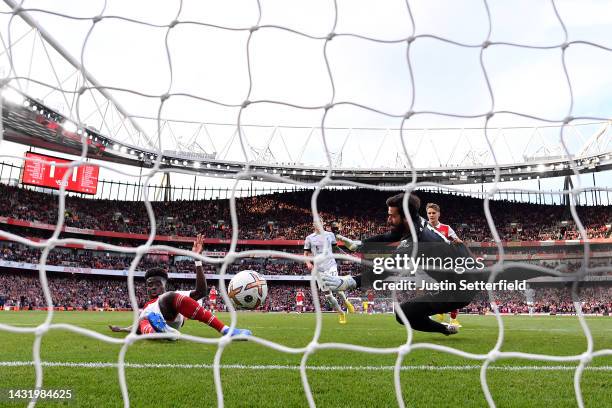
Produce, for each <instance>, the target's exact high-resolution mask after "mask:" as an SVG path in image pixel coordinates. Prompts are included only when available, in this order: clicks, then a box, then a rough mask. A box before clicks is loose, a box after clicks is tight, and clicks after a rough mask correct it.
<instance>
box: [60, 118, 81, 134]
mask: <svg viewBox="0 0 612 408" xmlns="http://www.w3.org/2000/svg"><path fill="white" fill-rule="evenodd" d="M62 127H63V128H64V130H65V131H66V132H70V133H76V132H77V131H78V130H79V128H78V126H77V124H76V123H74V122H73V121H71V120H68V119H66V120H64V122H63V123H62Z"/></svg>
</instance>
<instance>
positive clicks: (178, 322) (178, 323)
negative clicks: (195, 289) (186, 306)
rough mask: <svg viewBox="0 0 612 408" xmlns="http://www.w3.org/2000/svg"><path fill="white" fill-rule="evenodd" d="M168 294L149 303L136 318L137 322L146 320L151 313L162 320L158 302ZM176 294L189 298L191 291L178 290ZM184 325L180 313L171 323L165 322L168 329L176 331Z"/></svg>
mask: <svg viewBox="0 0 612 408" xmlns="http://www.w3.org/2000/svg"><path fill="white" fill-rule="evenodd" d="M168 293H171V292H166V293H164V294H162V295H161V296H160V297H158V298H157V300H156V301H155V302H153V303H151V304H150V305H147V307H145V308H144V309H143V310H142V311H141V312H140V316H139V317H138V320H139V321H140V320H142V319H146V318H147V316H148V315H150V314H151V313H157V314H159V315H160V316H161V317H162V319H163V318H164V315H163V314H162V312H161V309H160V308H159V300H160V299H161V298H163V297H164V296H166V295H168ZM176 293H179V294H181V295H184V296H189V293H191V291H185V290H179V291H176ZM184 323H185V321H184V319H183V315H182V314H180V313H177V314H176V317H175V318H174V320H172V321H167V320H166V324H167V325H168V326H170V327H172V328H173V329H176V330H180V328H181V327H183V324H184Z"/></svg>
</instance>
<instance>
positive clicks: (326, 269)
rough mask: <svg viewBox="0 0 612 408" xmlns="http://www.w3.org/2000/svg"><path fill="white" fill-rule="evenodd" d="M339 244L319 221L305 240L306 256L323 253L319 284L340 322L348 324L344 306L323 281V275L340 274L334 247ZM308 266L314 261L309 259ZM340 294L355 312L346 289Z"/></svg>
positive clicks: (311, 265)
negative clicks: (345, 291)
mask: <svg viewBox="0 0 612 408" xmlns="http://www.w3.org/2000/svg"><path fill="white" fill-rule="evenodd" d="M321 222H322V221H321ZM336 245H337V242H336V236H335V235H334V234H333V233H332V232H329V231H325V230H322V229H321V228H320V227H319V226H318V224H317V223H314V232H313V233H312V234H310V235H309V236H307V237H306V239H305V240H304V256H318V255H323V259H322V260H320V261H319V262H317V264H316V266H317V272H318V273H319V278H318V279H317V285H318V286H319V290H321V291H323V292H324V293H325V299H327V301H328V302H329V303H330V304H331V305H332V307H333V308H334V310H335V311H336V312H338V322H339V323H340V324H346V314H345V313H344V312H343V311H342V308H341V307H340V305H339V304H338V301H337V300H336V297H335V296H334V294H333V293H332V292H331V290H329V289H328V288H327V287H325V285H324V284H323V283H322V281H321V277H322V276H323V275H331V276H338V264H337V263H336V259H335V258H334V257H333V248H334V247H335V246H336ZM306 267H307V268H308V270H309V271H312V269H313V268H314V267H315V264H314V263H313V262H310V261H307V262H306ZM338 294H339V295H340V296H341V297H342V300H343V302H344V304H345V305H346V308H347V310H348V311H349V312H351V313H352V312H354V311H355V308H354V307H353V305H352V304H351V302H349V301H348V299H347V298H346V294H345V293H344V291H341V290H340V291H338Z"/></svg>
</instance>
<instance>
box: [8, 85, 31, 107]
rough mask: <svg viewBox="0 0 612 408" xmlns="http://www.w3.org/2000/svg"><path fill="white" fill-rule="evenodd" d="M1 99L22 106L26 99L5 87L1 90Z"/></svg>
mask: <svg viewBox="0 0 612 408" xmlns="http://www.w3.org/2000/svg"><path fill="white" fill-rule="evenodd" d="M2 99H4V100H5V101H7V102H9V103H12V104H14V105H23V104H24V102H25V101H26V98H25V97H24V96H23V95H22V94H21V93H19V92H17V91H16V90H14V89H13V88H9V87H6V88H4V89H3V90H2Z"/></svg>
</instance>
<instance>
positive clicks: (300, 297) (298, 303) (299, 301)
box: [295, 289, 304, 313]
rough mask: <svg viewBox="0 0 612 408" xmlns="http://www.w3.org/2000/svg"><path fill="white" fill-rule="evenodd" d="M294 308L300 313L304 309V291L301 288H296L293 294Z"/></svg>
mask: <svg viewBox="0 0 612 408" xmlns="http://www.w3.org/2000/svg"><path fill="white" fill-rule="evenodd" d="M295 310H296V312H298V313H302V312H303V311H304V292H303V291H302V289H298V291H297V293H296V294H295Z"/></svg>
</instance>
